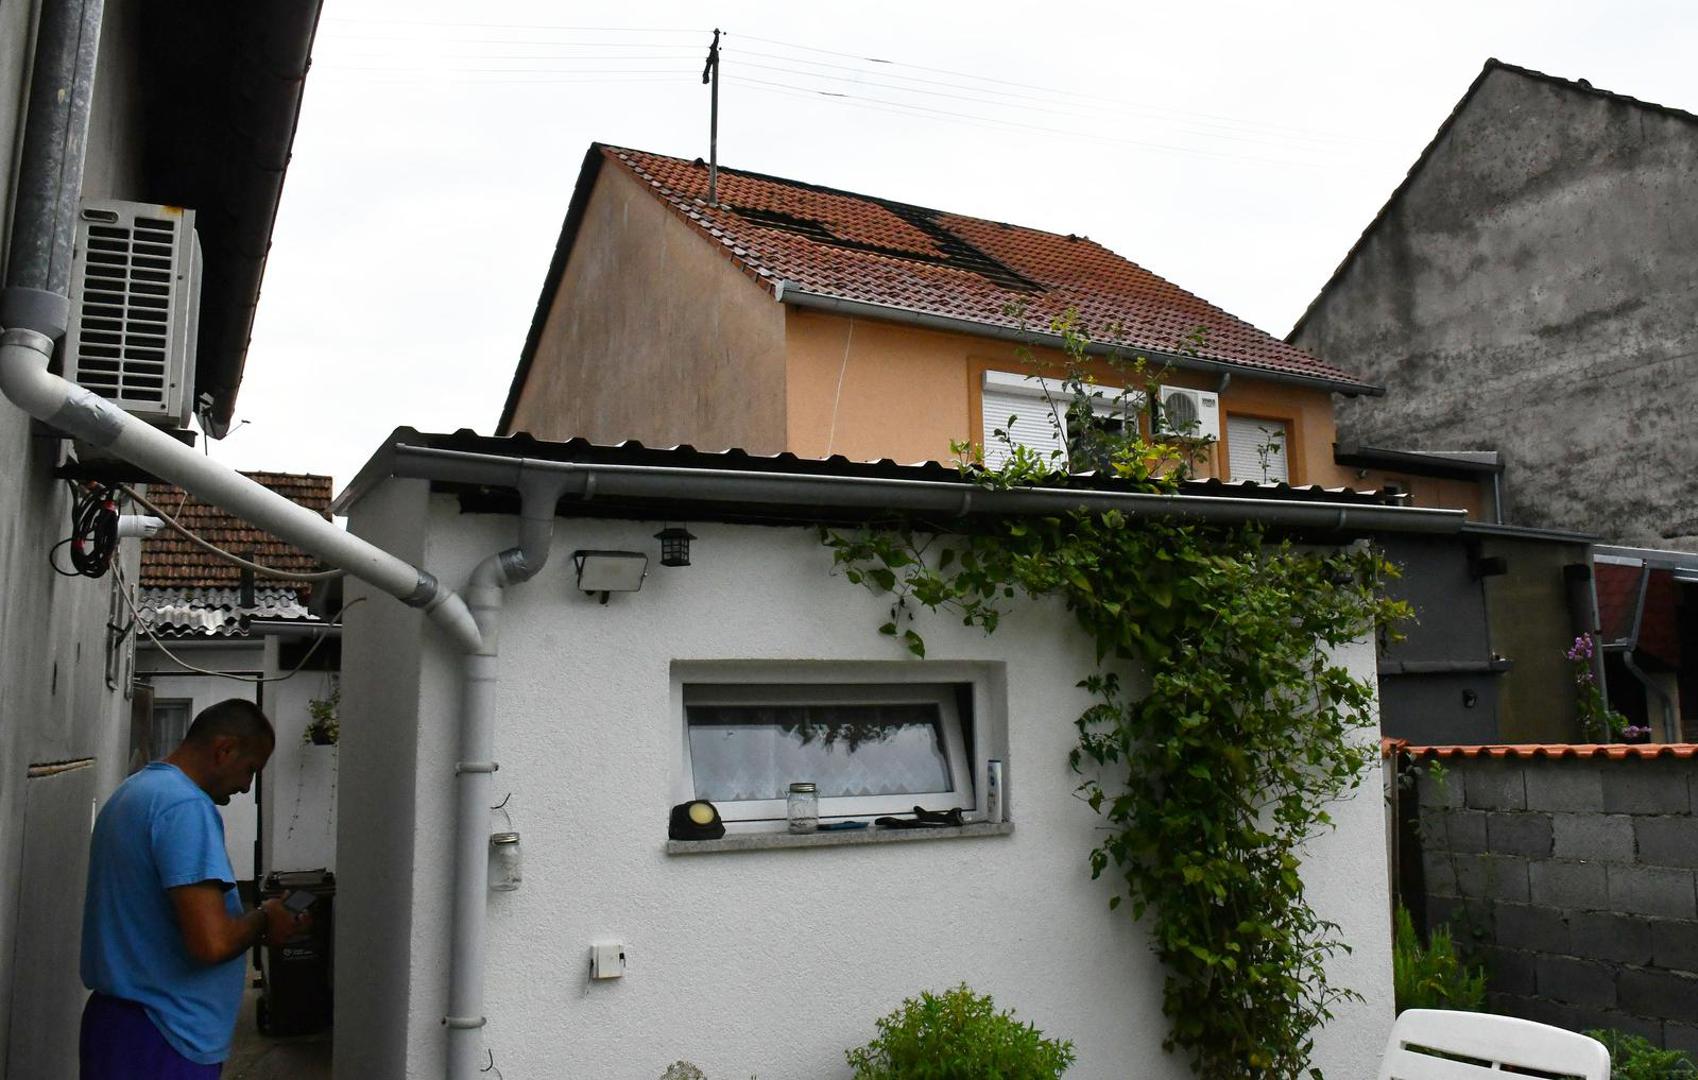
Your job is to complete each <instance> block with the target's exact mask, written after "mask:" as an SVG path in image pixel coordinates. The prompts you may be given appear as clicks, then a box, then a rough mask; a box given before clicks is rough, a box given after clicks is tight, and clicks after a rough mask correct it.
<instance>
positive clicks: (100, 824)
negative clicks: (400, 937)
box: [80, 698, 306, 1080]
mask: <svg viewBox="0 0 1698 1080" xmlns="http://www.w3.org/2000/svg"><path fill="white" fill-rule="evenodd" d="M275 745H276V735H275V734H274V733H273V731H272V729H271V722H270V721H268V720H267V719H266V718H265V714H264V713H262V712H261V711H260V709H259V706H257V705H255V704H254V703H253V702H251V701H243V700H241V699H239V698H232V699H231V700H229V701H222V702H219V703H218V704H216V705H213V706H211V707H209V708H207V709H205V710H203V711H202V712H201V713H200V715H199V716H196V717H195V719H194V723H193V724H191V725H190V726H189V732H188V734H187V735H186V736H184V738H183V741H182V743H181V744H179V745H178V747H177V749H176V750H174V751H172V752H171V754H170V755H169V756H167V757H166V758H164V759H163V760H161V761H156V762H154V763H152V764H151V765H148V766H147V767H145V768H143V769H142V770H141V771H140V772H137V773H136V774H135V775H133V776H131V777H130V778H129V779H128V780H125V781H124V782H123V783H122V784H120V785H119V786H118V790H117V791H115V792H113V793H112V797H111V798H110V799H108V800H107V802H106V805H105V806H104V807H103V808H102V809H101V811H100V816H99V817H98V818H97V819H96V820H95V824H94V838H93V840H92V841H91V844H90V850H89V868H88V893H87V897H86V899H85V901H84V906H83V943H82V977H83V984H84V985H85V986H87V987H88V988H89V989H90V990H93V991H94V994H93V995H92V996H91V997H90V998H89V1000H88V1005H87V1006H86V1007H85V1008H84V1009H83V1023H82V1038H81V1045H80V1054H81V1062H82V1080H203V1078H204V1080H213V1078H215V1077H217V1076H218V1073H219V1070H220V1068H221V1066H222V1063H223V1061H224V1059H225V1058H226V1057H228V1056H229V1054H230V1036H231V1034H232V1032H233V1031H234V1030H235V1026H236V1012H237V1010H238V1009H239V1008H240V1007H241V1003H242V984H243V980H244V976H245V970H244V969H245V965H244V961H243V954H244V953H246V952H247V950H248V949H250V948H252V947H254V946H255V945H261V944H265V943H267V942H282V941H285V940H287V939H288V938H290V937H291V936H293V935H294V934H295V933H297V932H298V931H300V930H301V929H303V928H304V927H305V925H306V920H305V918H304V917H299V916H296V915H294V914H292V913H290V912H289V911H288V909H286V908H285V907H284V906H283V903H282V901H281V900H278V899H271V900H267V901H266V902H265V903H264V904H262V905H260V907H259V908H257V909H255V910H253V911H243V910H242V903H241V900H240V899H239V898H238V897H237V895H236V876H235V874H234V873H233V872H232V871H231V869H230V859H229V857H228V856H227V855H226V854H225V852H224V822H223V819H222V818H220V817H219V816H218V806H223V805H225V804H226V803H228V802H229V801H230V796H232V795H234V794H236V793H237V792H241V791H247V790H248V787H249V786H250V785H251V784H252V783H253V778H254V776H255V775H256V774H257V773H258V772H259V771H260V770H261V769H263V768H264V767H265V762H266V759H268V758H269V757H271V751H272V748H273V747H274V746H275ZM214 804H217V805H216V806H215V805H214Z"/></svg>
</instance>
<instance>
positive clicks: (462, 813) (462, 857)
mask: <svg viewBox="0 0 1698 1080" xmlns="http://www.w3.org/2000/svg"><path fill="white" fill-rule="evenodd" d="M509 464H510V465H511V464H512V463H509ZM526 465H527V463H526V462H523V461H521V462H519V463H518V468H517V473H516V475H515V476H514V477H513V478H512V481H511V486H514V487H517V488H518V489H519V493H520V498H521V500H522V505H521V509H520V523H519V544H518V546H517V547H512V548H508V549H507V550H505V551H499V552H496V553H495V554H493V555H490V556H489V557H488V558H486V559H484V560H483V561H482V562H481V563H479V564H478V565H477V568H476V569H474V570H473V571H472V574H471V577H470V578H469V579H468V580H467V582H466V587H465V596H466V602H467V605H468V606H469V607H470V609H471V613H472V618H473V619H474V620H476V622H477V627H478V636H479V642H478V644H477V646H476V647H474V648H472V649H469V650H468V651H467V653H466V672H465V686H464V690H463V693H464V698H463V706H464V707H463V709H462V712H461V718H460V747H459V760H458V761H457V762H455V765H454V786H455V789H456V792H455V794H456V805H455V819H454V913H453V922H452V924H451V926H450V931H449V969H448V1012H447V1014H446V1015H445V1016H443V1018H442V1023H443V1026H444V1027H446V1028H447V1029H448V1054H447V1076H448V1080H476V1078H477V1077H478V1074H479V1072H480V1071H481V1070H482V1068H483V1062H482V1061H481V1060H480V1051H481V1050H482V1048H483V1039H482V1038H481V1037H480V1035H479V1032H480V1031H481V1030H482V1028H483V1026H484V1024H485V1023H487V1018H486V1017H485V1016H484V1013H483V991H484V963H485V961H484V957H485V954H486V952H487V942H488V937H489V935H488V922H487V913H488V909H489V881H488V877H489V807H490V803H491V798H490V791H491V788H492V784H491V780H492V777H493V775H494V773H495V772H496V771H497V770H498V769H499V768H500V767H501V766H500V764H499V763H498V762H496V760H495V691H496V684H497V682H498V680H499V678H500V674H499V670H498V667H499V657H500V652H501V611H502V606H503V603H504V601H505V597H506V589H507V588H508V586H511V585H517V584H519V583H520V582H523V581H528V580H529V579H530V578H532V577H534V576H535V575H536V574H537V572H538V571H540V570H541V569H542V568H543V566H544V565H545V564H546V563H547V562H548V554H549V548H550V546H551V544H552V543H553V539H554V511H555V506H556V504H558V503H559V502H560V496H561V494H562V493H563V492H564V490H565V487H566V482H567V478H566V477H564V476H561V475H559V474H557V473H555V474H548V473H537V472H535V471H532V470H530V469H528V468H527V467H526Z"/></svg>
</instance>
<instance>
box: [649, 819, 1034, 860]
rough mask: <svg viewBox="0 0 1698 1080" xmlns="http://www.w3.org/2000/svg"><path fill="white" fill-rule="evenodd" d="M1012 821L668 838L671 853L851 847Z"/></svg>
mask: <svg viewBox="0 0 1698 1080" xmlns="http://www.w3.org/2000/svg"><path fill="white" fill-rule="evenodd" d="M1013 832H1014V823H1013V822H1012V821H1003V822H999V823H997V824H995V825H992V824H988V823H984V822H981V823H979V824H975V825H962V826H960V827H958V828H950V827H947V826H946V827H944V828H939V829H880V828H876V827H873V828H866V829H846V830H843V831H841V832H815V833H788V832H758V833H728V834H727V835H726V836H724V837H723V838H721V839H719V840H668V841H667V842H666V853H667V854H668V855H705V854H708V853H709V852H716V851H777V850H779V849H780V848H826V847H852V846H855V845H857V844H903V843H909V842H912V841H919V840H967V839H971V838H973V837H976V836H1009V835H1012V834H1013Z"/></svg>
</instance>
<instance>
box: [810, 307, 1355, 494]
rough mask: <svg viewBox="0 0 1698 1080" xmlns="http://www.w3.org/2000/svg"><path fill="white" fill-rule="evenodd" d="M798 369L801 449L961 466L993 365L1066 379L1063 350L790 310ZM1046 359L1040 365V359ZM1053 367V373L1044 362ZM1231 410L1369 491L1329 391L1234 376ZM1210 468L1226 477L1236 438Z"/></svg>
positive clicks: (977, 429) (1334, 482)
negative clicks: (1281, 429) (1335, 456)
mask: <svg viewBox="0 0 1698 1080" xmlns="http://www.w3.org/2000/svg"><path fill="white" fill-rule="evenodd" d="M786 339H787V341H788V345H789V376H788V380H787V385H786V392H785V397H786V401H787V408H788V434H787V436H786V441H787V443H788V444H789V446H790V449H792V450H794V451H795V452H796V453H798V454H801V455H803V456H809V457H814V456H824V455H826V454H843V455H845V456H846V457H849V458H851V459H867V458H881V457H888V458H893V459H895V460H897V461H901V462H913V461H949V460H950V458H951V455H950V451H949V443H950V440H952V439H972V440H974V441H978V440H979V439H980V438H981V435H982V432H983V426H982V414H981V412H980V408H979V394H980V387H981V385H982V376H983V373H984V372H985V371H986V370H996V371H1014V372H1022V373H1027V374H1045V373H1047V374H1051V375H1053V374H1056V373H1057V372H1060V371H1062V370H1064V363H1063V356H1062V354H1061V353H1060V351H1059V350H1055V349H1038V350H1035V351H1034V352H1033V353H1032V354H1031V357H1030V361H1033V362H1026V361H1023V360H1022V358H1021V356H1020V355H1019V353H1018V352H1017V350H1016V347H1015V346H1014V345H1013V344H1011V343H1007V342H1000V341H995V340H992V339H988V338H980V337H974V336H971V335H967V334H957V333H949V332H946V331H939V330H928V329H923V328H919V327H910V326H903V325H901V324H898V323H889V322H881V321H878V320H873V319H860V318H850V317H848V316H843V315H837V314H833V313H829V312H820V311H812V310H808V309H795V308H792V309H788V310H787V312H786ZM1034 362H1035V363H1034ZM1045 365H1048V369H1047V372H1046V371H1045V370H1044V366H1045ZM1093 373H1094V374H1095V375H1096V377H1097V378H1098V379H1099V380H1101V381H1102V382H1103V383H1105V384H1109V385H1121V383H1122V381H1123V380H1124V379H1125V376H1124V375H1123V374H1121V373H1120V372H1119V371H1117V370H1116V369H1115V368H1113V367H1111V366H1110V365H1109V364H1108V363H1107V362H1106V361H1099V362H1096V363H1094V364H1093ZM1163 381H1164V382H1166V383H1168V384H1169V385H1173V386H1191V387H1197V388H1201V389H1206V390H1214V389H1216V388H1217V387H1218V386H1219V380H1218V379H1217V378H1214V377H1212V376H1209V375H1204V374H1200V373H1198V372H1191V371H1178V370H1174V371H1169V372H1167V373H1166V374H1165V375H1164V377H1163ZM1221 407H1222V409H1223V410H1224V411H1225V412H1226V413H1227V414H1228V415H1233V414H1240V415H1246V416H1255V417H1259V418H1263V419H1278V420H1284V421H1286V422H1287V423H1288V424H1289V425H1290V431H1291V437H1290V441H1289V443H1288V445H1287V448H1286V454H1287V458H1288V460H1289V462H1290V468H1291V479H1292V482H1293V483H1297V484H1324V485H1327V486H1329V487H1332V486H1338V485H1343V484H1356V485H1358V486H1362V483H1361V481H1359V480H1357V479H1356V471H1355V470H1354V469H1344V468H1341V467H1339V466H1337V465H1335V464H1334V463H1333V460H1332V443H1333V419H1332V396H1331V395H1330V394H1328V393H1326V392H1325V391H1322V390H1313V389H1309V388H1307V387H1301V386H1292V385H1287V384H1283V383H1274V382H1268V381H1265V380H1259V379H1256V378H1254V377H1252V376H1249V375H1247V374H1244V373H1242V372H1240V373H1236V374H1234V375H1233V378H1232V381H1231V383H1230V384H1229V385H1228V386H1227V389H1226V391H1225V393H1224V394H1222V397H1221ZM1224 427H1225V423H1224V418H1223V422H1222V428H1223V431H1222V445H1219V446H1216V447H1215V448H1214V449H1213V451H1212V453H1211V455H1210V459H1209V461H1208V462H1206V463H1204V464H1203V465H1202V466H1201V467H1200V469H1199V472H1200V473H1201V474H1202V475H1206V476H1212V475H1218V474H1219V472H1220V463H1221V462H1223V461H1225V460H1226V450H1227V447H1226V446H1225V445H1224V443H1225V436H1226V433H1225V431H1224Z"/></svg>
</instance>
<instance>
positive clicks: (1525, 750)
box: [1380, 738, 1698, 761]
mask: <svg viewBox="0 0 1698 1080" xmlns="http://www.w3.org/2000/svg"><path fill="white" fill-rule="evenodd" d="M1380 750H1381V752H1382V753H1384V754H1385V755H1386V756H1387V757H1390V756H1392V755H1393V754H1399V753H1402V754H1408V755H1409V756H1411V757H1416V758H1480V757H1484V758H1520V759H1532V758H1610V759H1613V760H1616V761H1624V760H1627V759H1630V758H1661V757H1667V758H1694V757H1698V743H1524V744H1515V745H1502V746H1411V745H1409V744H1408V743H1407V742H1405V741H1404V740H1402V739H1389V738H1388V739H1381V740H1380Z"/></svg>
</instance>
